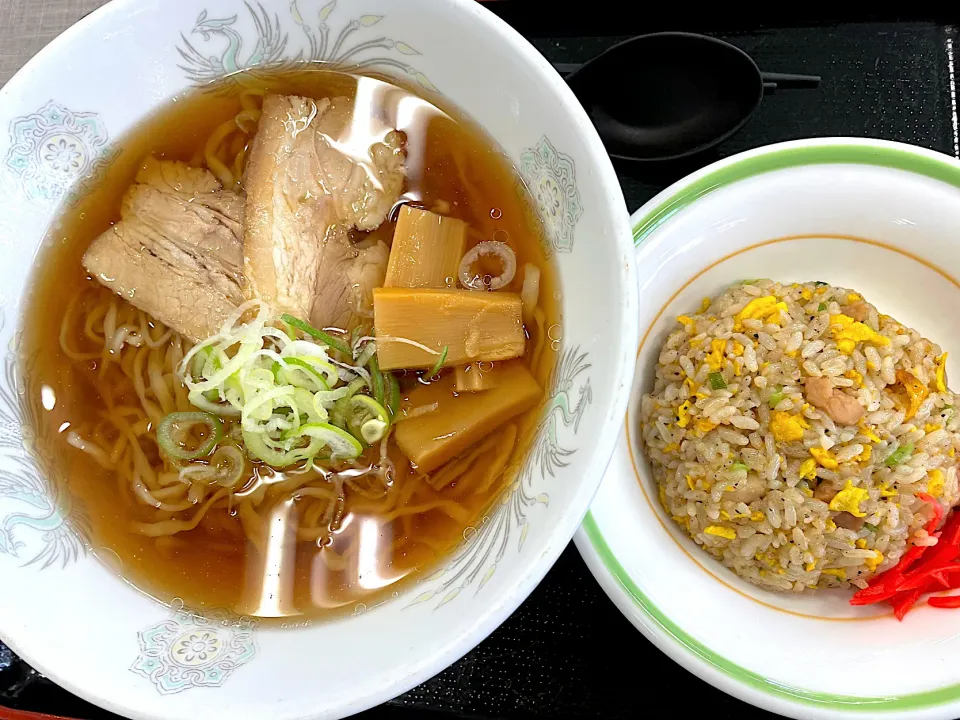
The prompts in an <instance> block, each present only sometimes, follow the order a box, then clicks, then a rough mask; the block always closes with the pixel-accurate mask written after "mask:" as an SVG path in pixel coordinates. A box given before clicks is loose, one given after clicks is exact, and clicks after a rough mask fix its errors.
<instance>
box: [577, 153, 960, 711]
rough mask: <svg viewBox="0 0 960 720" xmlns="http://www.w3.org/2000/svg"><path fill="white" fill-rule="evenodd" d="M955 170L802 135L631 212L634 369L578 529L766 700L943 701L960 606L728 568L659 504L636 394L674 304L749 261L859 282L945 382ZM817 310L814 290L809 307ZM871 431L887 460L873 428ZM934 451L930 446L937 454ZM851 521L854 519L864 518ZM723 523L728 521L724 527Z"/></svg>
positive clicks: (957, 646)
mask: <svg viewBox="0 0 960 720" xmlns="http://www.w3.org/2000/svg"><path fill="white" fill-rule="evenodd" d="M958 187H960V165H958V163H957V161H956V160H955V159H953V158H950V157H948V156H945V155H941V154H939V153H935V152H932V151H929V150H924V149H921V148H916V147H911V146H907V145H901V144H897V143H888V142H882V141H877V140H860V139H849V138H836V139H815V140H802V141H796V142H790V143H784V144H780V145H773V146H769V147H765V148H759V149H757V150H754V151H751V152H748V153H743V154H741V155H737V156H734V157H731V158H727V159H725V160H723V161H721V162H719V163H716V164H714V165H711V166H709V167H707V168H704V169H703V170H701V171H699V172H697V173H694V174H693V175H691V176H689V177H687V178H685V179H683V180H682V181H680V182H679V183H677V184H675V185H674V186H672V187H670V188H668V189H667V190H665V191H664V192H663V193H661V194H660V195H658V196H657V197H656V198H654V199H653V200H651V201H650V203H648V204H647V205H646V206H645V207H643V208H642V209H641V210H639V211H638V212H637V213H636V214H635V215H634V217H633V229H634V238H635V240H636V243H637V261H638V268H639V269H640V271H639V274H640V279H639V282H640V296H641V301H642V304H641V311H640V337H641V341H640V344H639V346H638V354H637V373H636V375H635V379H634V385H633V389H632V392H631V399H630V403H629V405H628V410H627V414H626V416H625V428H624V429H623V430H621V439H620V444H619V446H618V448H617V450H616V452H615V454H614V459H613V460H612V462H611V464H610V466H609V468H608V470H607V475H606V477H605V479H604V481H603V483H602V484H601V488H600V490H599V492H598V493H597V497H596V499H595V500H594V503H593V504H592V506H591V510H590V513H589V514H588V515H587V517H586V519H585V522H584V524H583V527H582V529H581V530H580V531H579V532H578V534H577V537H576V543H577V547H578V549H579V550H580V552H581V554H582V555H583V557H584V559H585V560H586V562H587V564H588V566H589V567H590V568H591V570H592V572H593V573H594V575H595V576H596V577H597V578H598V580H599V581H600V583H601V585H602V586H603V588H604V590H605V591H606V592H607V594H608V595H609V596H610V597H611V599H612V600H613V601H614V602H615V603H616V605H617V606H618V607H619V608H620V610H621V611H622V612H623V613H624V614H625V615H626V616H627V617H628V618H629V619H630V620H631V622H633V624H634V625H635V626H636V627H637V628H638V629H639V630H640V631H641V632H642V633H644V635H646V637H647V638H649V639H650V640H651V641H652V642H653V643H654V644H656V645H657V647H659V648H660V649H661V650H663V651H664V652H665V653H666V654H667V655H669V656H670V657H671V658H673V659H674V660H675V661H677V662H678V663H680V664H681V665H682V666H683V667H685V668H687V669H688V670H690V671H691V672H692V673H694V674H696V675H697V676H699V677H700V678H702V679H704V680H705V681H707V682H710V683H712V684H713V685H715V686H716V687H718V688H720V689H722V690H724V691H725V692H728V693H730V694H731V695H734V696H736V697H738V698H740V699H742V700H744V701H747V702H750V703H753V704H755V705H758V706H760V707H763V708H765V709H767V710H770V711H772V712H776V713H780V714H783V715H788V716H791V717H798V718H814V717H816V718H838V717H853V716H858V717H879V716H883V717H891V718H893V717H897V718H901V717H902V718H907V717H909V718H921V717H922V718H952V717H955V716H956V715H957V712H958V708H960V687H958V686H957V684H956V677H955V675H954V674H953V673H952V672H951V671H950V670H949V669H948V668H951V667H953V666H954V665H955V664H956V661H957V659H958V658H960V641H958V637H960V634H958V631H960V614H958V613H957V612H956V611H951V610H944V609H937V608H934V607H931V606H929V605H928V604H926V603H925V602H920V603H918V604H917V605H916V606H915V607H914V609H912V610H911V611H910V612H909V613H908V614H907V615H906V616H905V617H904V619H903V621H902V622H900V621H898V620H897V619H896V618H895V617H894V614H893V610H892V609H891V607H890V606H889V605H887V604H885V603H881V604H878V605H866V606H859V607H855V606H851V604H850V602H849V601H850V598H851V596H852V594H853V591H854V590H856V589H857V588H852V589H850V588H841V587H837V588H836V589H824V588H821V589H818V590H816V591H813V592H812V591H810V590H809V589H803V591H802V592H798V590H799V589H800V588H797V587H796V586H794V587H793V589H792V590H791V591H788V592H773V591H770V590H767V589H764V588H762V587H760V586H758V585H756V584H753V583H751V582H747V581H746V580H744V579H743V578H742V577H741V576H740V575H738V574H736V573H734V571H733V570H731V569H729V568H728V567H726V566H725V565H723V564H721V563H720V562H718V561H717V560H715V559H714V558H713V557H711V556H710V555H709V554H707V552H705V550H704V548H703V547H702V546H701V544H699V543H697V542H695V541H694V539H693V538H692V537H691V536H690V534H688V533H687V532H685V530H684V527H683V526H682V525H681V524H679V523H678V522H677V519H675V518H673V517H671V514H669V513H667V512H666V511H665V510H664V508H663V506H662V504H661V501H660V500H659V499H658V494H659V489H658V483H657V481H656V479H655V477H654V472H653V469H652V467H651V465H650V463H649V462H648V459H647V456H646V454H645V446H646V443H644V441H643V439H642V436H641V432H642V431H641V429H640V412H641V402H642V397H643V395H644V394H645V393H650V392H652V390H653V388H654V373H655V371H656V368H657V366H658V362H660V360H661V357H662V356H661V348H662V346H663V344H664V342H665V341H666V339H667V337H668V335H670V333H672V332H673V331H674V330H675V329H676V327H678V326H679V323H678V321H677V317H678V316H683V315H691V316H692V315H695V314H697V313H699V312H701V310H700V308H701V307H702V305H701V303H703V302H704V298H705V297H706V298H712V299H714V302H716V299H717V298H718V297H719V296H721V295H722V294H723V293H724V292H725V291H727V290H728V289H729V288H731V287H733V286H744V285H745V284H747V283H751V282H753V281H756V280H757V279H761V278H770V279H772V280H776V281H779V282H781V283H783V285H784V286H785V287H787V288H791V287H794V286H793V285H792V284H793V283H814V282H817V283H819V284H818V286H816V287H812V288H811V286H806V287H805V286H803V285H798V286H796V288H804V287H805V289H806V290H807V291H808V292H810V293H816V291H817V289H818V288H819V287H823V288H837V287H839V288H849V289H852V290H853V291H854V292H856V293H860V294H861V295H862V296H863V298H864V299H865V300H866V302H868V303H871V304H873V305H875V306H876V308H877V309H878V312H880V313H884V314H885V315H889V316H890V317H892V318H895V319H896V320H897V321H898V322H900V323H902V324H903V325H905V326H906V327H908V328H913V329H915V330H916V331H917V332H918V333H919V334H920V335H921V336H922V337H924V338H927V339H929V340H931V341H932V342H934V343H939V344H940V345H941V347H942V349H943V351H944V352H947V353H949V355H948V357H947V368H946V372H947V382H948V383H951V382H952V383H953V385H952V387H953V388H955V387H956V384H955V383H956V372H958V369H957V365H956V363H955V361H954V357H955V353H956V352H957V351H958V349H960V348H958V344H957V338H958V336H960V322H958V318H957V315H956V313H952V312H950V311H949V308H952V307H953V306H954V304H955V303H956V302H957V298H958V296H960V295H958V292H960V285H958V278H960V259H958V258H960V255H958V253H957V252H956V228H957V227H958V224H960V193H958V192H957V188H958ZM784 295H785V296H786V294H784ZM844 302H845V303H848V302H850V300H849V298H845V299H844ZM711 307H714V308H716V307H717V305H715V304H712V305H711ZM824 309H826V308H824ZM818 310H819V307H817V306H816V304H815V305H814V311H813V312H812V315H813V316H816V311H818ZM708 312H709V311H708ZM718 314H720V311H718ZM794 317H796V316H794ZM810 319H813V318H810ZM748 340H749V339H748ZM774 362H777V360H776V359H774ZM744 374H745V375H746V374H747V372H746V371H744ZM865 379H866V376H865ZM794 412H796V410H794ZM778 447H782V446H778ZM838 447H839V445H838ZM838 447H834V448H833V451H834V452H836V453H837V456H838V457H839V453H840V452H841V451H842V448H839V449H838ZM872 447H873V450H874V452H877V453H883V454H882V455H881V457H883V458H884V460H885V464H887V463H889V464H890V465H894V464H895V462H896V460H895V459H894V460H891V459H890V457H889V455H888V452H889V451H886V452H884V450H885V447H886V446H885V445H882V444H877V445H874V446H872ZM950 465H952V460H951V461H946V460H945V465H944V467H945V468H946V469H947V472H950V470H949V468H950ZM692 481H693V478H691V482H692ZM898 497H899V496H898ZM905 502H907V501H905ZM863 514H865V513H863ZM863 519H864V520H865V521H869V519H870V518H868V517H864V518H863ZM679 520H680V521H681V522H682V521H683V518H682V517H681V518H679ZM730 520H733V522H729V521H730ZM741 520H742V521H744V522H746V521H747V520H750V521H752V520H754V518H752V517H749V516H748V517H747V518H741ZM735 522H736V520H735V519H733V518H732V517H730V516H729V514H728V515H727V516H726V517H724V516H718V517H717V526H718V527H717V528H715V530H716V532H718V533H726V531H725V530H723V529H721V528H720V526H724V527H727V526H733V525H734V523H735ZM795 527H796V526H795ZM860 530H862V531H863V533H864V535H865V536H866V535H869V534H870V533H871V532H874V531H875V530H879V528H874V529H871V528H866V527H865V526H864V527H861V528H860ZM791 532H792V530H791ZM798 532H803V533H805V534H807V531H801V530H799V528H798ZM718 537H720V536H718ZM737 537H739V536H737ZM795 537H796V536H794V538H795ZM735 539H736V538H734V537H732V536H731V534H730V533H726V538H725V539H724V540H723V542H726V541H729V540H735ZM864 542H870V540H869V538H868V539H866V540H864ZM850 543H851V545H850V547H851V549H853V547H854V543H855V541H854V540H852V539H851V540H850ZM860 547H863V546H862V545H861V546H857V548H858V549H859V548H860ZM814 565H816V563H814ZM849 565H850V566H851V576H850V577H849V578H847V579H856V578H855V577H854V576H853V573H854V572H855V571H856V570H857V567H856V565H857V562H856V561H854V562H852V563H849ZM776 567H779V568H780V569H781V570H784V574H785V575H787V574H788V569H786V570H785V569H784V566H783V565H779V564H777V565H775V566H768V568H767V569H765V572H767V573H772V574H773V577H774V578H780V577H783V576H782V575H780V574H779V573H778V572H777V570H776V569H775V568H776ZM882 569H883V570H885V569H887V567H886V566H885V567H883V568H882ZM835 572H836V571H835ZM824 580H827V578H824ZM775 581H776V582H780V581H778V580H775ZM798 584H802V583H798ZM838 585H839V583H838ZM920 658H922V661H921V660H920Z"/></svg>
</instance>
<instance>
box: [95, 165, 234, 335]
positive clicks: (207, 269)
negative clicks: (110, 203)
mask: <svg viewBox="0 0 960 720" xmlns="http://www.w3.org/2000/svg"><path fill="white" fill-rule="evenodd" d="M243 211H244V199H243V197H241V196H240V195H238V194H236V193H234V192H231V191H229V190H222V189H221V187H220V183H219V182H218V181H217V179H216V178H215V177H214V176H213V175H212V174H211V173H209V172H208V171H206V170H202V169H198V168H192V167H189V166H188V165H185V164H183V163H180V162H167V161H160V160H156V159H155V158H149V159H147V161H146V162H145V163H144V165H143V167H142V168H141V169H140V172H139V173H138V174H137V178H136V184H134V185H133V186H131V187H130V189H129V190H128V191H127V194H126V195H125V196H124V199H123V206H122V208H121V211H120V217H121V220H120V222H118V223H116V224H115V225H114V226H113V227H111V228H110V229H109V230H107V231H106V232H105V233H103V234H102V235H101V236H100V237H98V238H97V239H96V240H94V241H93V243H92V244H91V245H90V248H89V249H88V250H87V252H86V254H85V255H84V256H83V265H84V267H85V268H86V269H87V272H89V273H90V274H91V275H92V276H93V277H94V278H95V279H97V280H98V281H100V282H101V283H103V284H104V285H106V286H107V287H109V288H110V289H112V290H114V291H116V292H117V293H118V294H119V295H121V296H122V297H123V298H125V299H126V300H128V301H130V302H131V303H133V304H134V305H135V306H136V307H138V308H140V309H141V310H144V311H145V312H147V313H149V314H150V315H152V316H153V317H154V318H156V319H157V320H159V321H160V322H162V323H164V324H165V325H167V326H169V327H171V328H173V329H174V330H176V331H177V332H179V333H181V334H183V335H185V336H187V337H188V338H190V339H191V340H194V341H200V340H204V339H206V338H207V337H209V336H211V335H214V334H216V333H217V332H218V331H219V330H220V327H221V325H222V324H223V321H224V320H225V319H226V318H227V317H228V316H229V315H230V313H232V312H233V311H234V310H235V309H236V308H237V306H238V305H239V304H240V303H242V302H243V299H244V294H243V287H242V286H243V275H242V272H243V241H242V237H243Z"/></svg>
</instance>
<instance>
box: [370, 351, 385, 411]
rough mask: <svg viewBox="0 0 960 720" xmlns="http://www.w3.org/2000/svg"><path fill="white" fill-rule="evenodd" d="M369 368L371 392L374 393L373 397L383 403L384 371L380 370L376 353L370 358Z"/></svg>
mask: <svg viewBox="0 0 960 720" xmlns="http://www.w3.org/2000/svg"><path fill="white" fill-rule="evenodd" d="M367 369H368V370H370V386H371V387H370V392H372V393H373V399H374V400H376V401H377V402H378V403H380V404H381V405H383V373H382V372H380V363H379V362H378V361H377V356H376V355H374V356H373V357H372V358H370V362H369V363H367Z"/></svg>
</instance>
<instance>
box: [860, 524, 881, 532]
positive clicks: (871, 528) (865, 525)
mask: <svg viewBox="0 0 960 720" xmlns="http://www.w3.org/2000/svg"><path fill="white" fill-rule="evenodd" d="M863 526H864V527H865V528H866V529H867V530H869V531H870V532H876V531H877V530H878V529H879V528H878V527H877V526H876V525H873V524H871V523H868V522H865V523H864V524H863Z"/></svg>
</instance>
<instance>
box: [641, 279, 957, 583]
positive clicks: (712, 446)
mask: <svg viewBox="0 0 960 720" xmlns="http://www.w3.org/2000/svg"><path fill="white" fill-rule="evenodd" d="M677 321H678V322H677V327H676V329H674V330H673V331H672V332H671V333H670V335H669V337H667V339H666V342H665V343H664V344H663V347H662V348H661V351H660V356H659V359H658V362H657V367H656V379H655V381H654V386H653V391H652V392H651V393H649V394H647V395H644V397H643V400H642V408H641V436H642V442H643V446H644V450H645V452H646V455H647V457H648V459H649V460H650V465H651V467H652V470H653V475H654V477H655V479H656V482H657V486H658V491H659V499H660V503H661V505H662V506H663V508H664V509H665V510H666V512H667V514H668V515H669V516H670V517H672V518H673V521H674V522H676V523H677V524H678V525H679V526H680V527H681V528H682V529H683V530H684V531H685V532H687V533H689V535H690V537H692V538H693V540H694V541H695V542H696V543H697V544H698V545H700V546H701V547H702V548H703V549H704V550H705V551H706V552H708V553H710V554H711V555H712V556H714V557H715V558H716V559H717V560H719V561H720V562H722V563H723V564H724V565H726V566H727V567H729V568H730V569H732V570H733V571H734V572H736V573H737V574H738V575H740V576H741V577H743V578H745V579H746V580H748V581H750V582H752V583H756V584H757V585H759V586H761V587H763V588H766V589H769V590H779V591H793V592H800V591H803V590H806V589H810V588H823V587H842V588H851V587H852V586H856V587H858V588H863V587H866V585H867V582H866V581H867V579H868V578H870V577H871V576H872V575H874V574H877V573H880V572H883V571H884V570H886V569H887V568H890V567H892V566H893V565H895V564H896V563H897V562H898V561H899V559H900V558H901V557H902V556H903V554H904V552H906V550H907V548H908V546H909V545H911V544H920V545H931V544H934V543H935V542H936V538H935V537H934V536H933V535H931V534H928V532H927V531H926V530H925V526H926V525H927V524H928V522H929V521H930V520H931V519H932V518H935V517H936V516H937V515H938V514H943V515H945V514H946V513H947V512H948V511H949V509H950V508H951V507H952V506H953V505H954V504H955V503H956V502H957V500H958V497H960V490H958V482H957V469H956V465H955V463H956V460H955V453H956V451H957V449H960V433H958V430H960V418H958V417H957V414H956V412H955V407H956V404H957V403H956V402H955V397H954V394H953V393H952V392H950V390H949V389H948V388H947V386H946V377H945V369H944V366H945V363H946V353H943V352H942V351H941V349H940V347H939V346H937V345H936V344H934V343H932V342H930V341H929V340H927V339H925V338H922V337H921V336H920V335H919V334H918V333H917V332H916V331H915V330H911V329H910V328H907V327H904V326H903V325H901V324H900V323H898V322H897V321H896V320H894V319H893V318H891V317H888V316H886V315H881V314H880V313H879V312H878V311H877V309H876V308H875V307H874V306H873V305H871V304H869V303H867V302H866V300H864V298H863V297H862V296H861V295H860V294H859V293H857V292H856V291H853V290H848V289H844V288H837V287H831V286H829V285H826V284H824V283H819V282H817V283H813V282H811V283H806V284H790V285H782V284H780V283H777V282H773V281H771V280H757V281H752V282H745V283H741V284H738V285H736V286H734V287H732V288H730V289H729V290H727V292H725V293H724V294H723V295H721V296H720V297H718V298H716V299H715V300H710V299H708V298H704V300H703V303H702V306H701V308H700V312H698V313H696V314H693V313H691V314H689V315H681V316H680V317H679V318H677ZM934 504H936V505H939V508H935V507H934ZM930 530H931V532H933V528H932V527H931V528H930Z"/></svg>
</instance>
